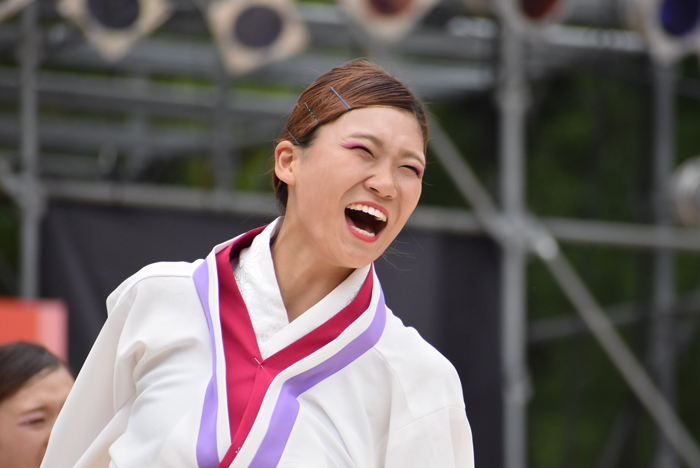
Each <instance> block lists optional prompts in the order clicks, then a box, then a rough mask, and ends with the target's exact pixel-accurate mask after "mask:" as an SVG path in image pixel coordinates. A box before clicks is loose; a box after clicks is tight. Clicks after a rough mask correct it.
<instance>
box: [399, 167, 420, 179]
mask: <svg viewBox="0 0 700 468" xmlns="http://www.w3.org/2000/svg"><path fill="white" fill-rule="evenodd" d="M403 167H405V168H407V169H410V170H411V171H413V172H415V174H416V175H417V176H418V177H423V169H421V168H419V167H416V166H403Z"/></svg>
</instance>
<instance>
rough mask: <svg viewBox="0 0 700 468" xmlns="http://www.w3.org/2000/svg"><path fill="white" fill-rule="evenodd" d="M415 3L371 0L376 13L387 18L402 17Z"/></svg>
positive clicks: (397, 0) (409, 0)
mask: <svg viewBox="0 0 700 468" xmlns="http://www.w3.org/2000/svg"><path fill="white" fill-rule="evenodd" d="M411 3H413V2H412V1H411V0H369V4H370V6H371V7H372V9H373V10H374V12H375V13H377V14H380V15H385V16H393V15H400V14H401V13H403V12H404V11H406V10H407V9H408V7H410V6H411Z"/></svg>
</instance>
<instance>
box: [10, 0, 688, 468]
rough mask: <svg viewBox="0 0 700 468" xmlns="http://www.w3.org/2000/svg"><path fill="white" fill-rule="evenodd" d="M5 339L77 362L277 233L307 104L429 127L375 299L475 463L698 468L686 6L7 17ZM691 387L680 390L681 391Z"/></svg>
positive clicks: (411, 6)
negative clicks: (323, 91)
mask: <svg viewBox="0 0 700 468" xmlns="http://www.w3.org/2000/svg"><path fill="white" fill-rule="evenodd" d="M0 21H1V22H0V295H2V296H3V297H2V298H0V342H7V341H12V340H16V339H20V338H23V339H29V340H34V341H38V342H41V343H44V344H45V345H46V346H47V347H48V348H49V349H51V350H52V351H54V352H55V353H57V354H58V355H59V356H63V357H65V356H67V357H68V359H69V361H70V363H71V365H72V366H73V367H74V368H75V369H76V370H79V369H80V366H81V365H82V362H83V360H84V359H85V356H86V355H87V353H88V351H89V349H90V346H91V344H92V342H93V340H94V339H95V337H96V336H97V333H98V332H99V330H100V327H101V325H102V323H103V322H104V320H105V318H106V311H105V307H104V301H105V299H106V296H107V295H108V294H109V292H110V291H112V290H113V289H114V288H115V287H116V286H117V285H118V284H119V283H120V282H121V281H122V280H124V279H125V278H126V277H128V276H129V275H131V274H133V273H134V272H136V271H137V270H138V269H139V268H140V267H142V266H143V265H145V264H147V263H150V262H154V261H161V260H186V261H192V260H194V259H196V258H202V257H204V256H206V254H207V253H208V252H209V250H210V249H211V248H212V246H213V245H214V244H216V243H219V242H222V241H224V240H226V239H228V238H231V237H233V236H235V235H238V234H240V233H242V232H244V231H246V230H248V229H251V228H253V227H256V226H259V225H261V224H264V223H266V222H269V221H270V220H271V219H274V217H275V216H276V213H277V211H276V209H275V206H274V202H273V200H272V197H271V187H270V177H271V172H270V170H271V167H272V150H273V148H274V144H275V140H276V138H277V137H278V136H279V135H280V132H281V130H282V127H283V125H284V122H285V120H286V117H287V116H288V115H289V113H290V112H291V109H292V107H293V106H294V103H295V102H296V98H297V97H298V95H299V93H300V92H301V91H302V90H303V89H304V87H306V86H307V85H309V84H310V83H311V82H312V81H313V80H314V79H316V78H317V77H318V76H319V75H320V74H321V73H323V72H325V71H328V70H329V69H331V68H332V67H334V66H337V65H340V64H342V63H344V62H346V61H348V60H351V59H354V58H358V57H367V58H370V59H371V60H373V61H375V62H377V63H379V64H380V65H382V66H384V67H385V68H386V69H387V70H388V71H389V72H390V73H392V74H394V75H395V76H397V77H398V78H400V79H401V80H403V81H404V82H406V83H407V84H408V85H409V86H410V87H411V88H412V89H413V90H414V91H415V92H416V93H417V94H418V95H419V96H420V97H421V98H422V99H423V100H424V101H425V102H427V103H428V111H429V113H430V114H431V131H432V139H431V143H430V148H429V154H428V156H429V157H428V160H429V165H428V169H427V171H426V175H425V179H424V180H425V184H424V187H423V195H422V198H421V202H420V204H419V207H418V209H417V210H416V212H415V213H414V215H413V217H412V218H411V220H410V221H409V224H408V225H407V227H406V229H405V230H404V232H403V233H402V234H401V235H400V237H399V238H398V239H397V241H396V242H395V243H394V245H393V246H392V248H391V249H390V252H387V254H385V256H384V257H383V258H381V259H379V260H378V261H377V268H378V270H379V272H380V278H381V279H382V283H383V285H384V288H385V290H386V296H387V303H388V305H389V306H390V307H391V308H392V309H394V311H395V313H396V314H397V315H399V316H400V317H402V319H403V320H404V321H405V322H406V323H408V324H409V325H412V326H415V327H416V328H417V329H418V330H419V331H420V332H421V334H422V335H423V336H424V337H425V338H426V339H428V340H429V341H430V342H431V343H433V344H434V345H435V346H436V347H437V348H438V349H440V351H442V352H443V353H444V354H445V355H446V356H447V357H448V358H450V360H451V361H452V362H453V363H454V364H455V366H456V367H457V369H458V371H459V373H460V376H461V378H462V382H463V386H464V393H465V402H466V406H467V412H468V415H469V418H470V421H471V424H472V429H473V432H474V442H475V451H476V463H477V466H478V467H480V468H484V467H487V468H500V467H503V468H524V467H526V466H532V467H542V468H550V467H551V468H553V467H563V466H566V467H598V468H612V467H653V468H680V467H684V466H688V467H693V468H695V467H700V450H699V449H698V440H700V399H698V397H697V395H700V372H698V371H697V369H698V364H697V362H696V361H695V359H699V358H700V339H699V338H698V326H699V325H700V255H699V253H700V230H699V229H698V226H700V159H698V157H700V73H699V69H698V55H697V54H698V53H700V0H491V1H489V0H442V1H440V0H338V2H337V3H336V2H334V1H332V0H297V1H293V0H0ZM694 395H695V396H694Z"/></svg>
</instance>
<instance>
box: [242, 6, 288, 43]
mask: <svg viewBox="0 0 700 468" xmlns="http://www.w3.org/2000/svg"><path fill="white" fill-rule="evenodd" d="M232 33H233V35H234V38H235V39H236V40H237V41H238V42H240V43H241V44H243V45H244V46H247V47H254V48H262V47H269V46H270V45H272V44H274V42H275V41H276V40H277V38H279V37H280V34H281V33H282V18H280V15H279V14H278V13H277V12H276V11H275V10H274V9H272V8H269V7H267V6H265V5H253V6H251V7H249V8H247V9H246V10H244V11H243V12H241V14H240V15H239V16H238V18H237V19H236V23H235V26H234V28H233V30H232Z"/></svg>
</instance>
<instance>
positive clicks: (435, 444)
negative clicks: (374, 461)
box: [384, 407, 474, 468]
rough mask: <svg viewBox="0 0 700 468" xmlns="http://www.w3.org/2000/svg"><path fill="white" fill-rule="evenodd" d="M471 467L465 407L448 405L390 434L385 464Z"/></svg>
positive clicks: (389, 467) (391, 466)
mask: <svg viewBox="0 0 700 468" xmlns="http://www.w3.org/2000/svg"><path fill="white" fill-rule="evenodd" d="M406 467H411V468H473V467H474V448H473V446H472V433H471V429H470V427H469V422H468V421H467V416H466V414H465V412H464V408H461V407H447V408H444V409H441V410H439V411H436V412H434V413H431V414H429V415H427V416H424V417H422V418H420V419H418V420H416V421H414V422H413V423H411V424H409V425H407V426H404V427H402V428H400V429H397V430H395V431H393V432H391V433H390V434H389V439H388V443H387V453H386V462H385V464H384V468H406Z"/></svg>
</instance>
